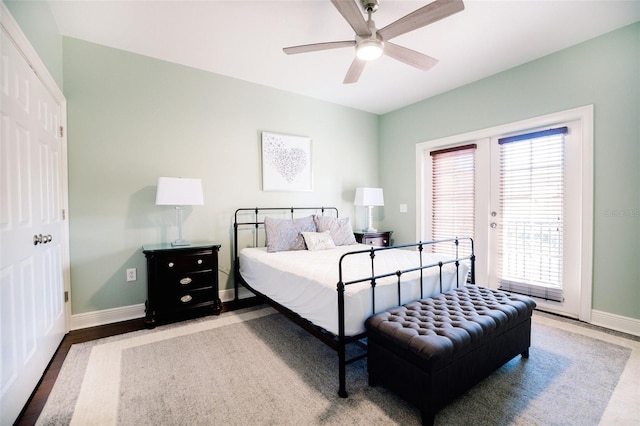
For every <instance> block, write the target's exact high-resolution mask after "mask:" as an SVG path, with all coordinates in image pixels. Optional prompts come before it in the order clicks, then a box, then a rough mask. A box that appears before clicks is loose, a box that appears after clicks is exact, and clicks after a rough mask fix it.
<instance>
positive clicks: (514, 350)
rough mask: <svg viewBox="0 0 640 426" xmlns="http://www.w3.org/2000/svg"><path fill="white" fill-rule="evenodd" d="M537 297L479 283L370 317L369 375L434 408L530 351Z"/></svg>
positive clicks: (429, 415) (427, 409) (426, 410)
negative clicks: (525, 295)
mask: <svg viewBox="0 0 640 426" xmlns="http://www.w3.org/2000/svg"><path fill="white" fill-rule="evenodd" d="M535 306H536V304H535V302H534V301H533V300H532V299H530V298H528V297H523V296H516V295H509V294H507V293H504V292H501V291H496V290H491V289H488V288H485V287H478V286H475V285H470V286H465V287H463V288H458V289H454V290H451V291H449V292H446V293H443V294H440V295H437V296H434V297H431V298H429V299H423V300H419V301H416V302H413V303H409V304H407V305H404V306H400V307H397V308H394V309H390V310H388V311H385V312H381V313H379V314H376V315H374V316H372V317H370V318H369V319H367V321H366V322H365V326H366V328H367V333H368V341H369V345H368V346H369V361H368V369H369V380H370V382H371V384H372V385H375V383H376V382H377V381H378V379H379V380H380V381H381V382H383V383H385V384H387V385H389V387H391V388H392V389H394V390H396V391H397V392H398V393H400V394H401V395H403V396H405V397H406V398H408V399H409V400H411V401H412V402H414V403H417V404H418V405H419V406H420V407H421V409H422V412H423V423H425V424H430V423H432V422H433V418H434V415H435V411H436V410H437V408H438V407H441V406H442V405H443V404H444V403H446V402H447V401H449V400H451V399H452V398H454V397H456V396H457V395H459V394H460V393H462V392H464V391H465V390H467V389H468V388H469V387H471V386H473V385H474V384H475V383H477V382H478V381H480V380H482V379H483V378H484V377H486V376H487V375H489V374H490V373H491V372H493V371H495V370H496V369H497V368H499V367H500V366H501V365H502V364H504V363H505V362H507V361H508V360H510V359H511V358H513V357H514V356H516V355H518V354H522V355H523V356H525V357H526V356H528V348H529V345H530V335H531V313H532V311H533V309H534V308H535Z"/></svg>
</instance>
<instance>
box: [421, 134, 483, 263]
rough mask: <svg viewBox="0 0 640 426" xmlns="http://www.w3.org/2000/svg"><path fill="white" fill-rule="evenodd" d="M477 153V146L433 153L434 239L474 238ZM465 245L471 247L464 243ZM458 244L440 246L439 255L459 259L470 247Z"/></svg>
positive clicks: (435, 250)
mask: <svg viewBox="0 0 640 426" xmlns="http://www.w3.org/2000/svg"><path fill="white" fill-rule="evenodd" d="M475 151H476V145H475V144H472V145H464V146H459V147H455V148H448V149H442V150H438V151H432V152H431V153H430V155H431V161H432V177H431V183H432V192H431V194H432V210H431V220H432V222H431V223H432V226H431V239H432V240H441V239H448V238H452V237H473V236H474V235H475V193H476V191H475V179H476V178H475V162H476V160H475ZM463 244H469V243H468V242H466V241H465V242H464V243H463ZM457 248H458V249H460V250H463V251H459V252H456V246H455V244H454V243H451V244H449V243H447V244H436V245H434V247H433V251H434V252H435V253H442V254H447V255H451V256H458V253H460V255H462V253H470V252H471V250H470V248H466V247H465V248H463V247H457Z"/></svg>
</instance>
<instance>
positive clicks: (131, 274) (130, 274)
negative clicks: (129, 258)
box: [127, 268, 138, 281]
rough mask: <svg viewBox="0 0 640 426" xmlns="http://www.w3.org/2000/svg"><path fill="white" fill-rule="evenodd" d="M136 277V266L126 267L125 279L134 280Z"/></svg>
mask: <svg viewBox="0 0 640 426" xmlns="http://www.w3.org/2000/svg"><path fill="white" fill-rule="evenodd" d="M137 279H138V277H137V274H136V268H129V269H127V281H135V280H137Z"/></svg>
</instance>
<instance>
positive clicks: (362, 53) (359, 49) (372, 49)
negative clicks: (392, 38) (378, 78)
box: [356, 38, 384, 61]
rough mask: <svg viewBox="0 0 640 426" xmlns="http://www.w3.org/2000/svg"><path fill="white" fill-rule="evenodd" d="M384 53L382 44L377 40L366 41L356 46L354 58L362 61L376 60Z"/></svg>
mask: <svg viewBox="0 0 640 426" xmlns="http://www.w3.org/2000/svg"><path fill="white" fill-rule="evenodd" d="M383 53H384V42H383V41H382V40H379V39H377V38H371V39H366V40H362V41H360V42H358V43H357V44H356V56H357V57H358V58H360V59H362V60H363V61H372V60H374V59H378V58H379V57H380V56H382V54H383Z"/></svg>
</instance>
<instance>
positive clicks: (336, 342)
mask: <svg viewBox="0 0 640 426" xmlns="http://www.w3.org/2000/svg"><path fill="white" fill-rule="evenodd" d="M301 211H307V212H309V214H312V213H311V212H320V214H321V215H325V213H328V214H332V215H333V214H335V217H336V218H337V217H338V209H337V208H335V207H266V208H265V207H262V208H260V207H252V208H239V209H237V210H236V211H235V214H234V221H233V240H234V241H233V243H234V247H233V250H234V297H235V301H238V299H239V295H238V291H239V284H242V285H243V286H244V287H246V288H247V289H249V290H250V291H251V292H252V293H254V294H255V295H256V296H258V297H259V298H262V299H264V300H265V301H266V302H267V303H269V304H270V305H271V306H273V307H274V308H275V309H276V310H277V311H279V312H281V313H282V314H283V315H285V316H286V317H287V318H289V319H290V320H291V321H293V322H294V323H295V324H297V325H299V326H300V327H302V328H303V329H304V330H306V331H308V332H309V333H310V334H312V335H313V336H315V337H316V338H318V339H319V340H320V341H322V342H323V343H325V344H326V345H327V346H329V347H330V348H331V349H333V350H335V351H336V352H337V354H338V379H339V389H338V395H339V396H340V397H342V398H346V397H347V396H348V394H347V389H346V366H347V365H348V364H351V363H353V362H356V361H358V360H360V359H362V358H365V357H366V356H367V354H366V351H365V352H364V353H360V354H358V355H356V356H354V357H352V358H348V359H347V356H346V347H347V345H350V344H352V343H357V344H361V345H364V343H363V342H362V340H363V339H365V338H366V337H367V334H366V332H363V333H360V334H357V335H352V336H347V335H345V331H344V329H345V312H344V308H345V305H344V291H345V288H346V286H348V285H352V284H356V283H361V282H369V283H370V285H371V306H372V308H373V309H372V313H373V314H375V313H377V312H376V309H375V306H376V305H375V289H376V282H377V281H378V280H380V279H382V278H386V277H390V276H394V275H395V276H396V277H397V290H398V306H399V305H401V302H400V300H401V287H402V280H401V278H402V276H403V275H404V274H406V273H409V272H416V271H419V272H420V283H421V285H420V297H421V298H422V297H423V294H422V291H423V290H422V287H423V285H422V279H423V271H424V270H425V269H429V268H439V274H440V275H439V277H440V278H439V281H440V292H442V267H443V266H444V265H446V264H451V263H453V264H455V266H456V274H459V266H460V262H461V261H465V260H469V261H470V262H471V271H470V278H469V279H468V283H469V284H475V254H474V245H473V239H472V238H469V237H464V238H462V237H460V238H458V237H456V238H449V239H443V240H436V241H426V242H419V243H414V244H404V245H398V246H390V247H370V248H367V249H362V250H355V251H352V252H349V253H345V254H344V255H342V257H341V258H340V261H339V263H338V265H337V267H338V276H339V281H338V283H337V284H336V293H337V303H338V335H337V336H336V335H335V334H333V333H331V332H329V331H327V330H325V329H324V328H321V327H318V326H317V325H315V324H313V323H312V322H311V321H309V320H307V319H305V318H303V317H302V316H300V315H299V314H298V313H296V312H294V311H292V310H291V309H289V308H287V307H286V306H283V305H281V304H279V303H278V302H276V301H274V300H272V299H270V298H269V297H267V296H265V295H264V294H262V293H260V292H259V291H257V290H255V289H253V288H251V286H250V285H249V284H247V282H246V281H245V280H244V279H243V278H242V276H241V275H240V262H239V256H238V231H239V230H240V229H253V232H254V236H253V244H254V245H253V246H254V247H259V246H260V239H259V229H260V227H261V226H262V228H264V217H263V218H262V219H261V218H260V215H261V214H263V215H265V217H266V214H267V213H268V212H280V213H284V212H290V216H291V219H293V218H294V217H295V216H294V215H295V213H296V212H301ZM250 213H253V218H252V219H250V220H246V221H243V220H239V216H240V217H242V216H244V215H247V214H250ZM461 241H469V242H470V249H471V254H470V255H468V256H463V257H459V256H458V247H459V243H460V242H461ZM446 242H449V243H450V242H453V243H454V244H455V247H456V259H453V260H450V261H446V262H438V263H432V264H427V265H425V264H424V263H423V259H422V252H423V250H424V248H425V247H428V246H432V245H434V244H438V243H446ZM391 249H415V250H418V251H419V253H420V264H419V265H416V267H415V268H410V269H404V270H397V271H395V272H393V273H388V274H381V275H376V274H375V257H376V253H378V252H380V251H384V250H391ZM357 255H360V256H362V255H368V256H369V257H370V259H371V275H369V276H367V277H362V278H360V279H357V280H353V281H346V282H345V281H343V265H342V262H343V260H344V259H345V258H348V257H351V256H357ZM458 278H459V276H457V277H456V286H458V283H459V279H458Z"/></svg>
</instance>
